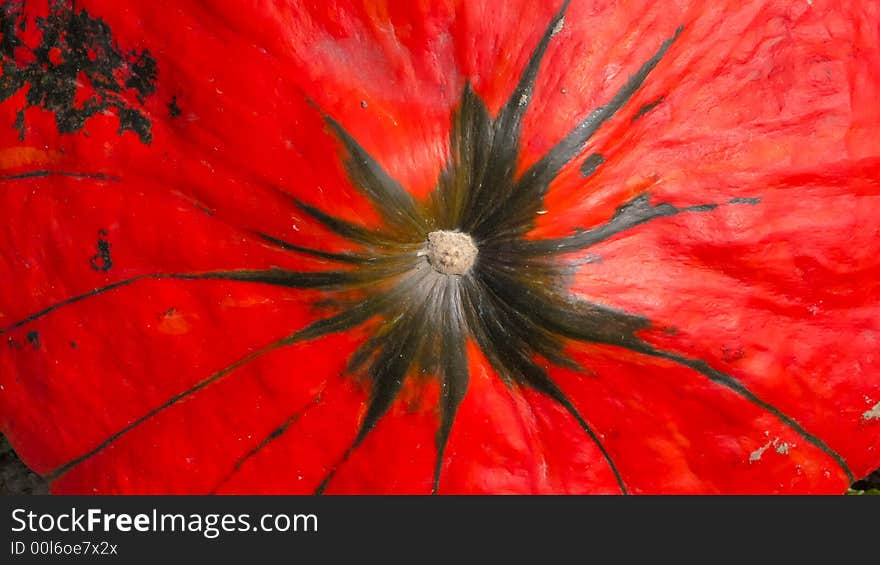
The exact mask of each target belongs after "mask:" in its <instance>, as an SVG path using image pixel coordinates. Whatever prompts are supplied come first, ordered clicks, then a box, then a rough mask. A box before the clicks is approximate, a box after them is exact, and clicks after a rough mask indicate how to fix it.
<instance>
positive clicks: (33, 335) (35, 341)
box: [25, 330, 41, 351]
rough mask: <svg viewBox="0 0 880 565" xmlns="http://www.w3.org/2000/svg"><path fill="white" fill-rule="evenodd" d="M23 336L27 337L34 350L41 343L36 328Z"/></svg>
mask: <svg viewBox="0 0 880 565" xmlns="http://www.w3.org/2000/svg"><path fill="white" fill-rule="evenodd" d="M25 337H26V338H27V340H28V343H30V344H31V347H33V348H34V350H35V351H36V350H37V349H39V348H40V345H41V343H40V332H38V331H37V330H31V331H29V332H28V333H27V335H26V336H25Z"/></svg>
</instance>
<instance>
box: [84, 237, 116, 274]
mask: <svg viewBox="0 0 880 565" xmlns="http://www.w3.org/2000/svg"><path fill="white" fill-rule="evenodd" d="M106 238H107V230H99V231H98V252H97V253H95V254H94V255H93V256H92V258H91V259H90V260H89V264H90V265H91V266H92V269H93V270H95V271H101V272H105V273H106V272H107V271H109V270H110V269H111V268H112V267H113V259H112V258H111V257H110V242H109V241H107V239H106Z"/></svg>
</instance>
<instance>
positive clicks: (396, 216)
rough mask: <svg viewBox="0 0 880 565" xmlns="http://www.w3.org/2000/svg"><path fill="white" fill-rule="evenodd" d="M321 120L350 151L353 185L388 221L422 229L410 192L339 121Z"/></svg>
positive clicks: (349, 173)
mask: <svg viewBox="0 0 880 565" xmlns="http://www.w3.org/2000/svg"><path fill="white" fill-rule="evenodd" d="M324 120H325V121H326V122H327V124H328V125H329V126H330V128H331V129H332V130H333V131H334V133H336V136H337V137H338V138H339V140H340V141H341V142H342V144H343V145H344V146H345V149H346V151H347V152H348V154H349V159H347V160H346V168H347V169H348V176H349V178H350V179H351V181H352V183H353V184H354V185H355V187H356V188H357V189H358V190H360V191H361V192H363V193H364V194H365V195H366V196H367V197H368V198H369V199H370V201H371V202H372V203H373V205H374V206H375V207H376V209H377V210H379V212H380V213H381V214H382V216H383V217H384V218H385V220H386V221H387V222H388V223H389V224H391V225H394V226H398V227H408V228H409V229H410V230H413V231H415V232H417V233H418V232H423V231H424V229H425V227H426V223H425V220H424V219H423V218H422V217H421V216H420V215H419V213H418V210H417V208H416V204H415V200H413V197H412V195H411V194H410V193H409V192H407V191H406V189H404V188H403V186H401V185H400V183H399V182H397V181H396V180H394V179H393V178H392V177H391V175H389V174H388V173H387V172H386V171H385V169H384V168H383V167H382V165H380V164H379V162H378V161H377V160H376V159H375V158H374V157H373V156H372V155H370V153H369V152H367V150H366V149H364V147H363V146H361V144H360V143H358V141H357V140H356V139H355V138H354V137H353V136H352V135H351V134H349V133H348V131H346V129H345V128H344V127H343V126H342V124H340V123H339V122H337V121H336V120H335V119H333V118H332V117H331V116H329V115H326V114H324Z"/></svg>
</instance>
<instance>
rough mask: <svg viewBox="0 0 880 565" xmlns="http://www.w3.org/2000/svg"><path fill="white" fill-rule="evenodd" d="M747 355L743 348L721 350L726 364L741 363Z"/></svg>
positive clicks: (723, 348)
mask: <svg viewBox="0 0 880 565" xmlns="http://www.w3.org/2000/svg"><path fill="white" fill-rule="evenodd" d="M745 355H746V353H745V351H743V349H742V347H739V348H737V349H731V348H729V347H722V348H721V356H722V358H723V359H724V362H725V363H732V362H734V361H739V360H740V359H742V358H743V357H745Z"/></svg>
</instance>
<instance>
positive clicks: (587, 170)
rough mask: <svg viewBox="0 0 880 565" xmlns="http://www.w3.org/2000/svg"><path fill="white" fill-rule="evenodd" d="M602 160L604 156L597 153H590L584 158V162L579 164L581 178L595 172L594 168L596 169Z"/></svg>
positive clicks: (603, 160)
mask: <svg viewBox="0 0 880 565" xmlns="http://www.w3.org/2000/svg"><path fill="white" fill-rule="evenodd" d="M604 162H605V157H604V156H602V155H600V154H598V153H593V154H591V155H590V156H589V157H587V158H586V159H584V162H583V163H582V164H581V176H582V177H583V178H587V177H589V176H591V175H592V174H593V173H595V172H596V169H598V168H599V167H600V166H601V165H602V163H604Z"/></svg>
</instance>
